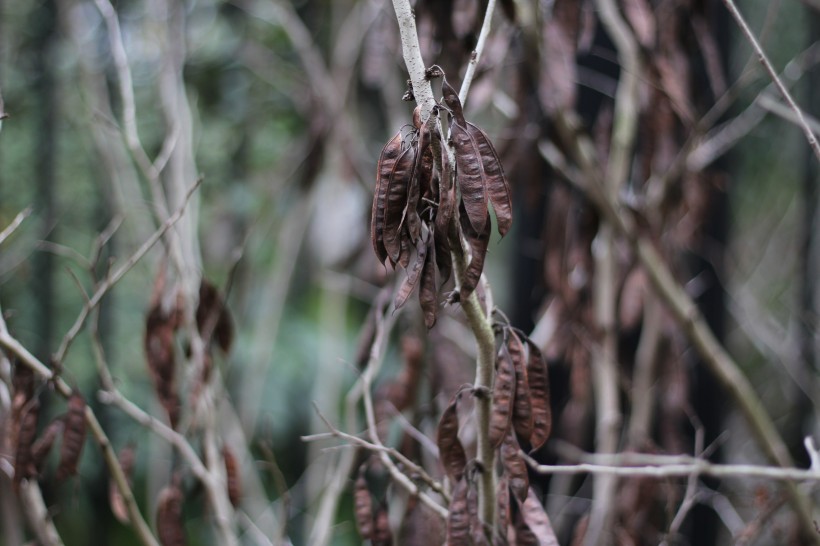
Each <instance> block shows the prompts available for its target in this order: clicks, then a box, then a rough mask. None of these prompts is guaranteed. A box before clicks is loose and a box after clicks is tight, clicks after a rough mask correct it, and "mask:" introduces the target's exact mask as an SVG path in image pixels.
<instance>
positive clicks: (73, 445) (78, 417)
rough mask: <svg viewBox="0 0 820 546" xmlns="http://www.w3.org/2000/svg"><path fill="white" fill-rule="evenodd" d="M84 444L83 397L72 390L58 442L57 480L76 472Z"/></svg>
mask: <svg viewBox="0 0 820 546" xmlns="http://www.w3.org/2000/svg"><path fill="white" fill-rule="evenodd" d="M84 444H85V399H84V398H83V397H82V395H81V394H80V393H78V392H77V391H74V392H73V393H72V394H71V396H70V397H69V399H68V412H67V413H66V415H65V428H64V429H63V442H62V444H60V464H59V465H58V466H57V481H63V480H64V479H66V478H67V477H69V476H73V475H75V474H76V473H77V464H78V463H79V462H80V455H82V452H83V445H84Z"/></svg>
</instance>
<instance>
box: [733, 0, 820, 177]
mask: <svg viewBox="0 0 820 546" xmlns="http://www.w3.org/2000/svg"><path fill="white" fill-rule="evenodd" d="M723 3H724V4H726V8H727V9H728V10H729V13H730V14H732V17H734V19H735V21H736V22H737V24H738V26H739V27H740V30H742V31H743V34H744V35H745V36H746V39H747V40H749V43H750V44H751V45H752V48H754V50H755V52H756V53H757V57H758V60H759V61H760V63H761V64H762V65H763V67H764V68H765V69H766V72H768V73H769V77H771V78H772V81H773V82H774V84H775V86H777V89H778V90H779V91H780V93H781V94H782V95H783V98H784V99H786V103H788V105H789V107H790V108H791V109H792V111H794V115H795V116H797V123H798V124H799V125H800V128H801V129H803V133H804V134H805V135H806V140H807V141H808V143H809V146H810V147H811V149H812V151H813V152H814V155H815V157H816V158H817V160H818V161H820V144H818V142H817V137H816V136H815V135H814V133H813V132H812V130H811V127H810V126H809V123H808V121H806V118H805V116H804V115H803V111H802V110H801V109H800V107H799V106H797V103H796V102H795V101H794V99H793V98H792V95H791V93H789V90H788V89H787V88H786V86H785V85H784V84H783V82H782V81H781V80H780V77H779V76H778V75H777V71H776V70H775V69H774V67H773V66H772V63H771V62H770V61H769V58H768V57H767V56H766V52H765V51H763V48H762V47H760V44H759V43H758V41H757V39H756V38H755V36H754V34H753V33H752V30H751V29H750V28H749V25H748V24H746V20H745V19H744V18H743V15H742V14H741V13H740V10H738V8H737V4H735V2H734V0H723Z"/></svg>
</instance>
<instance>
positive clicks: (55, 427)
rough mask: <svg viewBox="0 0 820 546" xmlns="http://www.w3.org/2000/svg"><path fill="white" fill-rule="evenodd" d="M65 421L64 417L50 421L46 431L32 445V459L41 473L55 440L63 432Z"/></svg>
mask: <svg viewBox="0 0 820 546" xmlns="http://www.w3.org/2000/svg"><path fill="white" fill-rule="evenodd" d="M63 427H64V423H63V420H62V419H56V420H54V421H52V422H51V423H49V425H48V427H46V430H45V432H43V434H42V436H40V437H39V438H37V441H36V442H34V444H33V445H32V446H31V460H32V464H33V465H34V468H36V469H37V472H38V473H39V472H40V470H41V469H42V467H43V462H44V461H45V458H46V457H47V456H48V454H49V453H50V452H51V448H52V446H53V445H54V441H55V440H56V439H57V436H59V435H60V434H61V433H62V432H63Z"/></svg>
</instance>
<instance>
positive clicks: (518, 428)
mask: <svg viewBox="0 0 820 546" xmlns="http://www.w3.org/2000/svg"><path fill="white" fill-rule="evenodd" d="M507 348H508V349H509V352H510V359H511V360H512V362H513V367H514V368H515V398H514V400H513V416H512V424H513V429H514V430H515V434H516V435H517V436H518V439H519V441H523V442H529V441H530V436H531V435H532V401H531V399H530V386H529V382H528V380H527V355H526V354H524V344H523V343H521V338H519V337H518V335H517V334H516V333H515V332H513V331H512V330H511V331H510V332H509V336H508V337H507Z"/></svg>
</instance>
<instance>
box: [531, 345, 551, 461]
mask: <svg viewBox="0 0 820 546" xmlns="http://www.w3.org/2000/svg"><path fill="white" fill-rule="evenodd" d="M527 345H529V356H528V358H527V379H528V380H529V384H530V400H531V401H532V434H531V435H530V445H531V446H532V449H533V450H536V449H539V448H540V447H541V446H542V445H544V442H546V441H547V439H548V438H549V436H550V432H551V431H552V409H551V407H550V379H549V373H548V371H547V364H546V362H545V361H544V357H543V356H542V354H541V350H540V349H539V348H538V347H537V346H536V345H535V343H533V342H532V341H530V340H529V339H527Z"/></svg>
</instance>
